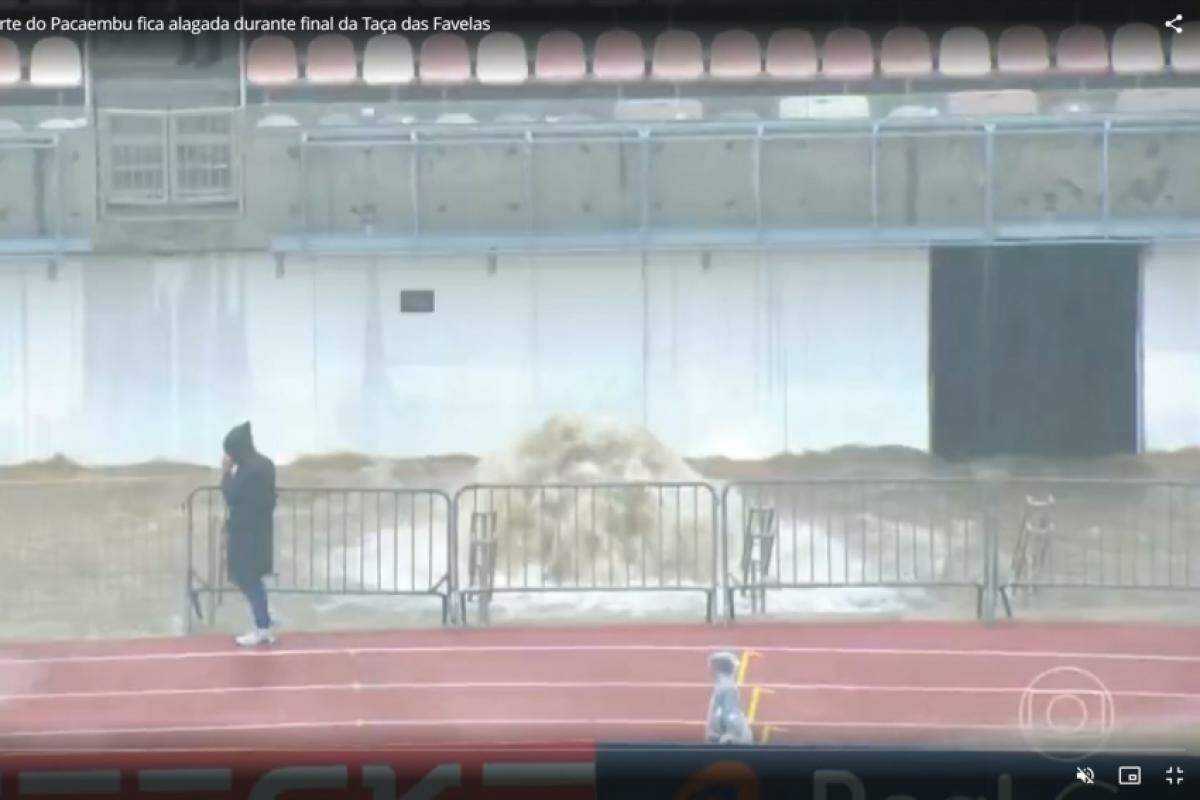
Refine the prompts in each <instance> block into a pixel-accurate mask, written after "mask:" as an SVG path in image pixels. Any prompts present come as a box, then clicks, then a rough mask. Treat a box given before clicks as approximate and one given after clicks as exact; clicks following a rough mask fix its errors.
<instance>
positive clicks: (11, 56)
mask: <svg viewBox="0 0 1200 800" xmlns="http://www.w3.org/2000/svg"><path fill="white" fill-rule="evenodd" d="M20 80H21V52H20V51H19V50H17V44H16V42H14V41H12V40H11V39H0V86H11V85H12V84H14V83H17V82H18V81H20Z"/></svg>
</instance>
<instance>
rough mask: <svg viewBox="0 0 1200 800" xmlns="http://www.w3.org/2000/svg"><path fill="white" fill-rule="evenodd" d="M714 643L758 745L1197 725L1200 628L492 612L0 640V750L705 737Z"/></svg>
mask: <svg viewBox="0 0 1200 800" xmlns="http://www.w3.org/2000/svg"><path fill="white" fill-rule="evenodd" d="M718 649H727V650H731V651H733V652H735V653H737V654H739V656H740V657H741V658H742V661H743V669H742V672H743V675H742V685H743V689H742V701H743V705H744V706H745V707H746V708H747V710H748V712H749V713H752V714H753V721H754V723H755V724H754V728H755V733H756V739H757V740H759V741H762V740H764V739H769V740H770V741H771V742H775V743H815V742H821V743H867V742H871V743H879V744H885V743H886V744H896V743H911V744H917V743H920V744H939V743H940V744H946V743H955V744H964V743H968V742H974V741H979V742H990V743H1009V744H1013V745H1018V746H1019V745H1020V743H1021V742H1022V741H1025V742H1028V741H1029V740H1030V737H1031V736H1033V737H1043V739H1044V737H1048V736H1050V737H1054V738H1055V740H1056V741H1059V740H1065V741H1067V742H1068V743H1069V742H1070V741H1075V740H1076V739H1078V740H1079V741H1083V740H1087V739H1089V737H1091V738H1095V737H1098V736H1101V735H1106V736H1109V735H1113V734H1116V735H1121V734H1125V733H1137V732H1139V731H1142V730H1152V729H1153V730H1160V729H1163V728H1170V727H1178V726H1191V730H1192V732H1193V733H1194V732H1195V731H1196V730H1197V729H1198V728H1200V628H1181V627H1154V626H1146V625H1138V626H1130V625H1098V624H1071V625H1057V624H1006V625H999V626H996V627H993V628H984V627H982V626H979V625H975V624H966V623H961V624H960V623H894V622H889V623H872V624H775V623H772V624H744V625H740V626H738V627H735V628H714V627H702V626H692V627H681V626H674V627H616V628H590V629H589V628H570V629H562V628H554V629H550V628H537V629H510V628H497V629H486V630H430V631H399V632H383V633H355V634H342V633H339V634H300V633H294V634H290V635H284V636H283V637H282V639H281V642H280V643H278V644H276V645H274V646H271V647H266V648H260V649H256V650H242V649H239V648H237V647H236V646H234V645H233V644H232V642H231V641H230V640H229V639H227V638H226V637H213V636H205V637H192V638H176V639H146V640H135V641H89V642H70V643H41V644H27V645H12V646H7V647H4V648H0V754H3V753H9V754H13V753H31V752H42V753H50V752H67V751H69V752H76V753H78V752H80V751H85V752H86V751H91V752H98V751H107V752H112V751H114V750H133V751H140V752H146V751H152V750H172V751H181V750H193V751H202V750H210V749H212V750H220V749H226V750H228V749H234V748H240V747H245V748H251V749H255V750H258V751H263V750H274V749H278V750H284V749H286V750H290V751H293V752H294V751H295V750H296V749H298V748H304V749H311V750H320V749H328V748H335V749H338V750H343V751H344V750H347V749H354V748H358V749H363V750H367V749H372V748H381V747H385V748H386V747H403V746H416V745H426V746H429V745H434V746H442V745H445V746H454V745H458V746H461V745H481V746H505V745H510V744H513V745H516V744H521V743H532V742H541V743H545V742H578V743H590V742H595V741H605V740H619V741H683V742H693V741H698V740H700V739H701V738H702V736H703V729H704V717H705V712H706V710H707V703H708V697H709V693H710V691H711V682H710V678H709V675H708V671H707V661H706V660H707V656H708V654H709V653H711V652H714V651H716V650H718ZM1039 741H1042V739H1039ZM1060 743H1061V742H1060Z"/></svg>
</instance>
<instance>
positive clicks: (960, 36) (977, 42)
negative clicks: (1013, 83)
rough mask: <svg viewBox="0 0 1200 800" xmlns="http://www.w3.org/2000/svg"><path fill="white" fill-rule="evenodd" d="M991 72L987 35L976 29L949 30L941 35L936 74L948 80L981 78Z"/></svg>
mask: <svg viewBox="0 0 1200 800" xmlns="http://www.w3.org/2000/svg"><path fill="white" fill-rule="evenodd" d="M991 71H992V50H991V45H990V44H989V43H988V38H987V34H985V33H984V32H983V31H981V30H979V29H978V28H967V27H960V28H951V29H950V30H948V31H946V32H945V33H943V34H942V43H941V46H940V47H939V49H938V72H940V73H941V74H943V75H945V76H947V77H950V78H981V77H983V76H985V75H987V74H988V73H990V72H991Z"/></svg>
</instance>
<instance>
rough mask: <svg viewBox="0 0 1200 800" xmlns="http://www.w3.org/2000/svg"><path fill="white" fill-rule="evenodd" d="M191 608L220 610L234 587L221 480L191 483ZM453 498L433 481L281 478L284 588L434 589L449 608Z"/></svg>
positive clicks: (272, 583) (280, 582)
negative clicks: (325, 483)
mask: <svg viewBox="0 0 1200 800" xmlns="http://www.w3.org/2000/svg"><path fill="white" fill-rule="evenodd" d="M184 510H185V514H186V516H187V599H188V605H189V608H188V609H187V610H186V611H187V613H185V618H186V619H187V620H188V629H189V630H191V626H192V619H193V614H194V616H195V617H196V618H200V619H204V618H207V619H209V620H211V619H212V618H213V616H214V615H215V613H216V609H217V606H218V605H219V604H220V602H221V600H222V596H223V595H224V594H225V593H226V592H229V591H231V590H232V589H233V587H232V584H231V583H230V581H229V578H228V575H227V574H226V563H225V546H226V537H225V517H226V510H225V505H224V501H223V499H222V496H221V490H220V489H219V488H218V487H211V486H210V487H204V488H201V489H197V490H196V491H194V492H192V494H191V495H190V496H189V497H188V499H187V502H186V504H185V506H184ZM452 531H453V527H452V525H451V507H450V498H449V496H448V495H446V494H445V493H443V492H440V491H437V490H432V489H347V488H325V487H322V488H281V489H279V490H278V501H277V505H276V511H275V552H274V573H273V575H271V576H270V577H269V578H268V581H267V584H268V590H269V591H270V592H272V593H276V594H302V595H303V594H307V595H330V594H338V595H379V596H409V595H414V596H429V597H436V598H438V599H439V600H440V602H441V607H442V621H443V623H446V622H448V621H449V616H450V615H449V611H450V594H451V582H450V553H451V552H452V550H453V547H454V545H453V542H452V541H451V534H452Z"/></svg>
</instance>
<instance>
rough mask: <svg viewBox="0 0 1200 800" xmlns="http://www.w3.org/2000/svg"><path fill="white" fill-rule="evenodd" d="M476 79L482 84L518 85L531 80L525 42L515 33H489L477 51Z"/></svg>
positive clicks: (481, 40) (480, 42)
mask: <svg viewBox="0 0 1200 800" xmlns="http://www.w3.org/2000/svg"><path fill="white" fill-rule="evenodd" d="M475 77H477V78H479V82H480V83H487V84H516V83H524V82H525V81H526V80H528V78H529V55H528V54H527V53H526V52H525V42H524V41H522V39H521V37H520V36H518V35H517V34H515V33H506V32H504V33H502V32H496V33H489V34H487V35H486V36H484V37H483V38H482V39H480V40H479V48H478V49H477V50H476V51H475Z"/></svg>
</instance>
